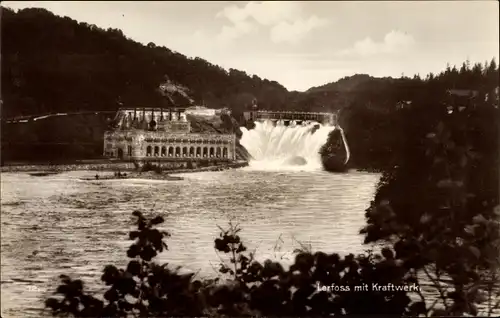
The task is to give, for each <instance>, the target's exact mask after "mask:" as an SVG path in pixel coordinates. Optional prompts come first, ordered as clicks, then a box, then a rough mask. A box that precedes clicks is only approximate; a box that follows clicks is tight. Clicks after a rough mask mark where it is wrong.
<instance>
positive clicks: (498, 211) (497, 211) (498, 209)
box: [493, 205, 500, 216]
mask: <svg viewBox="0 0 500 318" xmlns="http://www.w3.org/2000/svg"><path fill="white" fill-rule="evenodd" d="M493 213H495V215H498V216H500V205H497V206H496V207H494V208H493Z"/></svg>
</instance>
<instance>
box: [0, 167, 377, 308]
mask: <svg viewBox="0 0 500 318" xmlns="http://www.w3.org/2000/svg"><path fill="white" fill-rule="evenodd" d="M92 175H93V172H89V171H74V172H65V173H61V174H58V175H52V176H46V177H32V176H30V175H29V174H26V173H2V175H1V187H2V188H1V190H2V206H1V239H2V242H1V263H2V267H1V273H2V277H1V297H2V298H1V300H2V301H1V304H2V308H1V310H2V317H4V318H5V317H39V316H41V315H46V314H47V313H43V312H40V310H41V309H43V300H44V299H45V298H46V297H48V296H49V295H50V294H51V293H52V292H53V291H54V290H55V288H56V287H57V285H58V283H59V281H58V276H59V275H60V274H69V275H70V276H71V277H73V278H80V279H83V280H84V282H85V283H86V286H87V287H89V288H90V289H91V290H96V289H98V288H99V287H101V286H103V285H102V284H101V283H100V276H101V273H102V269H103V268H104V266H105V265H106V264H110V263H112V264H116V265H119V266H123V265H125V264H126V263H127V261H128V259H127V258H126V249H127V247H128V246H129V245H130V243H131V241H129V240H128V232H129V231H130V230H131V229H133V223H132V220H133V219H132V217H131V212H132V211H133V210H135V209H141V210H144V211H146V213H147V214H150V215H151V213H152V211H154V212H156V213H159V214H161V215H163V216H164V217H165V219H166V222H165V223H164V224H163V226H162V228H164V229H166V230H168V231H170V233H171V234H172V236H171V238H169V239H168V241H167V244H168V245H169V251H167V252H164V253H163V254H161V255H160V256H159V258H158V261H159V262H169V263H170V264H171V265H172V266H176V265H180V266H183V268H184V270H186V271H194V272H199V274H198V275H201V276H214V275H216V272H215V270H214V267H215V266H217V264H218V261H219V258H218V256H217V254H216V252H215V250H214V248H213V240H214V238H215V237H216V236H217V235H218V233H219V230H218V228H217V225H220V226H222V227H226V226H227V224H228V222H229V221H230V220H232V221H234V222H236V223H239V224H240V225H241V227H242V232H241V237H242V239H243V240H244V242H246V244H247V246H248V247H249V249H250V250H253V249H255V250H256V257H257V259H258V260H264V259H266V258H272V259H279V260H281V261H282V262H284V263H289V262H290V261H291V260H292V259H293V254H292V251H293V250H294V249H295V248H298V247H300V244H299V242H300V243H301V244H304V245H310V246H311V247H312V249H313V250H322V251H325V252H338V253H341V254H346V253H349V252H353V253H358V252H363V251H364V250H365V249H367V248H368V247H367V246H363V245H362V236H361V235H359V234H358V232H359V229H360V228H361V227H362V226H363V225H364V223H365V219H364V210H365V209H366V207H367V206H368V204H369V202H370V200H371V199H372V197H373V194H374V191H375V185H376V183H377V181H378V179H379V175H378V174H372V173H362V172H350V173H348V174H332V173H327V172H323V171H255V170H252V169H251V168H243V169H238V170H228V171H223V172H203V173H191V174H185V175H183V177H184V178H185V179H184V180H182V181H155V180H109V181H83V180H80V178H81V177H86V176H92Z"/></svg>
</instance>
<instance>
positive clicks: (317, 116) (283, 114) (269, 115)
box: [243, 110, 337, 126]
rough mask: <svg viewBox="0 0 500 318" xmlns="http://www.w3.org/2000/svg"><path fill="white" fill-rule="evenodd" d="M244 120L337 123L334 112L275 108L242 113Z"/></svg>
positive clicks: (285, 122)
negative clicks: (277, 109) (278, 109)
mask: <svg viewBox="0 0 500 318" xmlns="http://www.w3.org/2000/svg"><path fill="white" fill-rule="evenodd" d="M243 116H244V118H245V120H246V121H253V122H256V121H265V120H269V121H271V122H272V123H277V122H278V121H282V122H283V124H284V125H285V126H288V125H290V124H292V123H295V124H297V125H306V124H307V123H309V122H317V123H321V124H323V125H331V126H335V125H337V114H336V113H322V112H296V111H276V110H252V111H247V112H244V113H243Z"/></svg>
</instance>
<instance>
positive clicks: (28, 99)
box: [2, 8, 288, 117]
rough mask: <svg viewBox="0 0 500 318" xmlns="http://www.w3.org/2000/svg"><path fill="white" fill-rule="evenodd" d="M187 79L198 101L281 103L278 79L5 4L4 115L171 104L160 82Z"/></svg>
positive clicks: (215, 104)
mask: <svg viewBox="0 0 500 318" xmlns="http://www.w3.org/2000/svg"><path fill="white" fill-rule="evenodd" d="M165 76H167V77H168V78H169V79H170V80H172V81H174V82H176V83H179V84H181V85H184V86H187V87H188V88H189V89H190V96H191V97H192V98H193V99H194V100H195V102H197V103H201V102H202V101H203V102H204V103H205V104H206V106H208V107H214V108H221V107H231V108H233V109H235V110H236V109H240V108H243V107H245V106H246V105H247V104H250V103H251V101H252V99H253V98H257V100H258V101H259V103H260V104H261V105H262V107H265V108H282V107H284V105H285V101H286V98H287V96H288V91H287V90H286V89H285V88H284V87H283V86H281V85H280V84H278V83H276V82H271V81H268V80H265V79H261V78H260V77H258V76H252V77H250V76H248V75H247V74H246V73H245V72H241V71H238V70H234V69H230V70H229V71H226V70H224V69H223V68H221V67H219V66H216V65H213V64H211V63H209V62H207V61H205V60H203V59H200V58H194V59H192V58H188V57H186V56H184V55H182V54H180V53H177V52H173V51H171V50H169V49H168V48H166V47H157V46H156V45H155V44H153V43H150V44H148V45H147V46H144V45H142V44H139V43H137V42H134V41H132V40H130V39H128V38H127V37H126V36H125V35H123V33H122V32H121V31H120V30H116V29H108V30H103V29H101V28H98V27H96V26H95V25H88V24H86V23H78V22H77V21H74V20H72V19H70V18H67V17H65V18H62V17H58V16H56V15H54V14H52V13H51V12H49V11H46V10H44V9H24V10H19V11H17V12H14V11H12V10H10V9H6V8H2V86H3V87H2V91H3V96H2V99H3V105H4V109H3V114H2V115H3V117H12V116H16V115H21V114H40V113H50V112H60V111H64V112H69V111H78V110H114V109H116V108H118V107H120V106H122V105H124V106H129V107H130V106H138V105H141V106H142V105H147V106H155V107H158V106H168V105H165V103H167V101H166V100H165V99H164V98H162V96H161V95H160V94H159V93H158V86H159V85H160V84H161V83H162V82H164V81H165Z"/></svg>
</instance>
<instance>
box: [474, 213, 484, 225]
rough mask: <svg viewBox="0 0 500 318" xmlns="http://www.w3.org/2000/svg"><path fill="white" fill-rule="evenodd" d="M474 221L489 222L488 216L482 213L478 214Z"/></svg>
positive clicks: (479, 222) (477, 222)
mask: <svg viewBox="0 0 500 318" xmlns="http://www.w3.org/2000/svg"><path fill="white" fill-rule="evenodd" d="M472 221H473V222H474V223H476V224H482V223H485V222H487V220H486V218H485V217H484V216H483V215H482V214H479V215H476V216H475V217H473V218H472Z"/></svg>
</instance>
